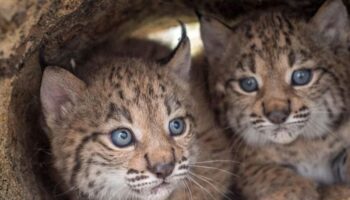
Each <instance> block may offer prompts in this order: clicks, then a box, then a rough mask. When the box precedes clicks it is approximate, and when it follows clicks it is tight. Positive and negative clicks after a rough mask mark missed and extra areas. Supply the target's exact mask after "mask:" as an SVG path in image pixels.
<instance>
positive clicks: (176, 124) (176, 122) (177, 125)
mask: <svg viewBox="0 0 350 200" xmlns="http://www.w3.org/2000/svg"><path fill="white" fill-rule="evenodd" d="M185 128H186V124H185V121H184V120H183V119H182V118H176V119H173V120H171V121H170V122H169V131H170V135H171V136H178V135H181V134H183V133H184V132H185Z"/></svg>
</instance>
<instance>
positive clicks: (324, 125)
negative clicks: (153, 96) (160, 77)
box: [200, 0, 350, 200]
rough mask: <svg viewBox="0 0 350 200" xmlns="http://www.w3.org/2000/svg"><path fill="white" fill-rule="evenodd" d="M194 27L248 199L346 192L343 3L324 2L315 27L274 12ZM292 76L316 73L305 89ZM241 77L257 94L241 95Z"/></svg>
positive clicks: (347, 92)
mask: <svg viewBox="0 0 350 200" xmlns="http://www.w3.org/2000/svg"><path fill="white" fill-rule="evenodd" d="M200 20H201V34H202V38H203V41H204V47H205V51H206V55H207V57H208V60H209V63H210V67H209V73H208V74H209V85H210V91H211V97H212V102H213V106H214V107H215V108H216V109H217V110H218V112H219V116H220V121H221V122H222V124H223V125H225V126H228V127H229V128H231V129H232V131H233V132H234V140H235V141H236V145H235V147H236V148H235V151H234V154H235V155H236V156H237V159H238V160H240V161H241V162H242V164H241V165H239V167H238V169H237V171H238V174H239V176H240V177H241V180H239V181H236V183H237V184H238V186H239V188H240V189H241V190H242V192H243V193H244V195H245V196H246V197H247V198H248V199H266V200H272V199H276V200H277V199H278V200H281V199H288V200H294V199H295V200H301V199H305V200H314V199H319V198H320V195H319V193H318V192H317V189H318V186H319V185H320V184H326V185H332V184H345V183H346V182H347V181H346V180H343V179H344V178H343V179H342V180H340V179H339V176H342V177H344V176H343V175H341V174H346V173H348V172H345V171H349V169H350V168H348V167H347V166H346V162H344V163H343V160H344V159H337V157H338V156H339V155H342V154H344V151H346V150H345V149H346V148H347V147H348V146H349V144H350V143H349V138H350V135H349V133H347V132H348V130H349V129H348V128H350V127H349V126H348V125H347V122H348V121H349V108H350V107H349V105H350V87H349V85H350V79H349V78H350V71H349V69H350V68H349V66H348V58H349V56H348V41H349V34H348V33H349V21H348V14H347V10H346V8H345V6H344V5H343V3H342V2H341V0H328V1H326V2H325V3H324V4H323V6H322V7H321V8H320V9H319V10H318V12H317V13H316V14H315V16H314V17H312V18H311V19H306V18H303V17H302V15H296V14H292V13H290V12H282V11H281V10H279V11H277V10H274V9H272V10H268V11H263V12H257V13H255V14H251V15H247V16H245V17H244V19H242V20H240V22H239V23H238V24H237V25H236V26H234V27H232V28H230V27H228V26H227V25H224V24H223V23H222V22H220V21H219V20H217V19H215V18H212V17H207V16H203V17H201V19H200ZM298 69H308V70H310V71H311V72H312V78H311V81H310V82H309V83H307V84H306V85H303V86H295V85H292V78H291V76H292V74H293V72H294V71H295V70H298ZM246 77H254V78H255V79H256V80H257V83H258V85H259V87H258V89H257V91H253V92H246V91H244V90H243V89H242V87H241V86H240V81H241V80H242V78H246ZM271 113H274V114H273V115H272V114H271ZM339 160H341V162H339ZM339 164H340V165H341V166H345V167H340V168H337V165H339ZM334 167H335V168H337V169H334ZM343 169H344V170H343ZM339 172H341V173H339ZM345 179H346V178H345ZM349 190H350V188H349Z"/></svg>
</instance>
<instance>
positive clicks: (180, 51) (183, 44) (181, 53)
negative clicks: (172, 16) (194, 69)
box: [161, 21, 192, 82]
mask: <svg viewBox="0 0 350 200" xmlns="http://www.w3.org/2000/svg"><path fill="white" fill-rule="evenodd" d="M179 23H180V26H181V38H180V41H179V43H178V44H177V46H176V48H175V49H174V51H173V52H172V53H171V54H170V55H169V56H168V57H167V58H166V59H163V60H162V61H161V64H162V65H164V66H165V67H166V68H167V69H168V70H169V71H170V72H171V74H173V75H174V76H175V77H177V78H178V79H179V80H184V81H185V82H187V81H188V80H189V77H190V69H191V59H192V58H191V44H190V40H189V38H188V37H187V33H186V27H185V24H184V23H183V22H182V21H179Z"/></svg>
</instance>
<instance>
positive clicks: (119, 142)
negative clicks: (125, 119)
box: [111, 128, 134, 148]
mask: <svg viewBox="0 0 350 200" xmlns="http://www.w3.org/2000/svg"><path fill="white" fill-rule="evenodd" d="M111 139H112V143H113V144H114V145H115V146H117V147H120V148H123V147H127V146H129V145H130V144H132V143H133V141H134V138H133V135H132V133H131V131H130V130H129V129H126V128H121V129H116V130H114V131H112V132H111Z"/></svg>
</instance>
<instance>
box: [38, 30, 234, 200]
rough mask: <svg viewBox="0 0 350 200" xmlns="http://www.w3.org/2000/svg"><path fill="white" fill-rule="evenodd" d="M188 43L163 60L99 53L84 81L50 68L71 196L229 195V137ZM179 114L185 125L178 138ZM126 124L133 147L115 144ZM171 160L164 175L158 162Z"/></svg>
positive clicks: (49, 101)
mask: <svg viewBox="0 0 350 200" xmlns="http://www.w3.org/2000/svg"><path fill="white" fill-rule="evenodd" d="M189 45H190V44H189V40H188V38H187V37H183V39H182V40H181V42H180V43H179V46H178V47H177V49H176V51H174V53H173V56H172V57H171V59H170V60H169V61H168V62H167V63H166V64H164V65H159V64H157V63H155V62H150V61H145V60H141V59H137V58H132V59H131V58H116V57H113V56H103V55H99V56H95V57H93V58H92V59H91V60H89V61H87V62H86V64H85V66H83V69H80V70H84V69H86V70H90V71H89V72H87V73H81V74H84V77H82V79H83V80H84V81H82V80H81V79H79V78H78V77H76V76H74V75H73V74H71V73H69V72H67V71H65V70H64V69H62V68H58V67H48V68H47V69H46V70H45V72H44V75H43V80H42V86H41V102H42V107H43V113H44V118H45V122H46V124H47V126H48V127H49V133H48V134H49V136H50V140H51V148H52V153H53V156H54V158H53V159H54V168H55V170H57V172H58V173H59V175H60V177H61V178H62V182H63V184H62V187H63V190H64V193H70V194H71V196H72V197H71V198H72V199H93V200H108V199H141V200H142V199H155V200H157V199H159V200H162V199H167V198H168V197H169V196H170V195H171V197H170V198H171V199H203V198H204V196H207V195H210V196H213V197H214V198H215V199H218V198H221V197H223V196H224V197H225V196H227V195H229V192H228V187H229V185H230V180H231V171H232V170H231V168H232V159H231V154H230V152H229V151H228V150H227V145H228V143H229V142H228V141H227V140H226V139H225V138H224V135H223V133H222V132H221V131H220V130H219V128H218V127H216V126H215V124H214V122H213V119H212V117H211V114H210V110H209V109H208V106H207V105H206V103H205V101H203V100H204V98H203V97H201V96H198V95H197V96H196V94H198V93H200V92H199V91H200V88H199V87H196V89H195V88H194V87H195V85H196V84H194V83H192V82H193V80H192V79H190V59H191V57H190V51H189V48H190V47H189ZM78 71H79V70H78ZM201 102H203V103H201ZM174 118H182V119H184V121H185V123H186V126H185V127H186V128H185V132H184V133H183V134H182V135H180V136H174V137H172V136H170V133H169V130H168V123H169V121H171V120H172V119H174ZM120 127H123V128H128V129H130V130H132V132H133V136H134V138H135V142H134V143H133V144H132V145H130V146H128V147H126V148H118V147H117V146H115V145H113V143H112V142H111V131H113V130H115V129H118V128H120ZM165 164H166V165H167V166H171V169H170V170H171V171H170V173H169V174H167V175H166V176H159V173H158V172H157V167H159V166H160V165H165ZM175 190H176V192H175V193H174V191H175Z"/></svg>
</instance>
